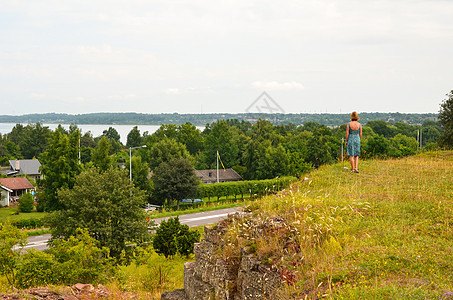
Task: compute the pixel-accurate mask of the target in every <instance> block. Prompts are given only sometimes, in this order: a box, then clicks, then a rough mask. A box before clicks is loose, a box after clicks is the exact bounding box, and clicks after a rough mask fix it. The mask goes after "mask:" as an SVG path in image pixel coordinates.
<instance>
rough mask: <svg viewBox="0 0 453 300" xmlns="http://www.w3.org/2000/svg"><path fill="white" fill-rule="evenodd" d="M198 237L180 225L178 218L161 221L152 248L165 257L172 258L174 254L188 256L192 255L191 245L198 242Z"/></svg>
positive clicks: (195, 233) (197, 234)
mask: <svg viewBox="0 0 453 300" xmlns="http://www.w3.org/2000/svg"><path fill="white" fill-rule="evenodd" d="M200 236H201V234H200V233H199V232H198V231H196V230H190V229H189V226H187V225H182V224H181V223H180V222H179V218H178V217H176V218H170V219H168V220H167V221H162V222H161V223H160V225H159V227H158V228H157V230H156V236H155V237H154V239H153V247H154V249H155V250H156V252H157V253H159V254H163V255H165V257H169V256H174V255H175V254H176V253H180V254H181V255H185V256H189V254H191V253H193V245H194V244H195V243H197V242H198V241H199V240H200Z"/></svg>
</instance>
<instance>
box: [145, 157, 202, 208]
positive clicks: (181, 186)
mask: <svg viewBox="0 0 453 300" xmlns="http://www.w3.org/2000/svg"><path fill="white" fill-rule="evenodd" d="M151 180H152V181H153V182H154V193H155V198H156V199H157V201H156V202H157V203H156V204H163V203H164V201H165V199H167V200H168V202H170V203H171V202H172V201H179V200H182V199H185V198H190V197H193V196H195V195H196V193H197V189H198V184H199V183H200V180H199V179H198V177H197V176H196V175H195V169H194V168H193V165H192V164H191V163H190V161H188V160H187V159H184V158H175V159H171V160H170V161H169V162H163V163H161V164H160V165H159V167H157V168H156V170H155V171H154V174H153V177H152V178H151Z"/></svg>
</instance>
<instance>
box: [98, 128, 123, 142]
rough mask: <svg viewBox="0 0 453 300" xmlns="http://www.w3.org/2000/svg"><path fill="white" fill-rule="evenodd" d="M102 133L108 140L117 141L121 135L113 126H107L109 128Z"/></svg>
mask: <svg viewBox="0 0 453 300" xmlns="http://www.w3.org/2000/svg"><path fill="white" fill-rule="evenodd" d="M102 135H103V136H105V137H106V138H108V139H109V140H113V141H115V142H118V143H119V142H120V138H121V136H120V134H119V133H118V131H117V130H116V129H115V128H113V127H109V129H107V130H104V131H103V132H102Z"/></svg>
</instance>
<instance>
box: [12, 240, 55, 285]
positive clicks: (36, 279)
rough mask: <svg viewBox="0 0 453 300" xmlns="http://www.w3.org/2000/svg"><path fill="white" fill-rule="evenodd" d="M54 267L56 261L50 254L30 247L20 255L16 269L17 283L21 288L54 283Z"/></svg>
mask: <svg viewBox="0 0 453 300" xmlns="http://www.w3.org/2000/svg"><path fill="white" fill-rule="evenodd" d="M55 267H56V263H55V261H54V259H53V256H52V255H50V254H48V253H46V252H42V251H36V250H35V249H30V250H29V251H28V252H27V253H25V254H24V255H22V257H21V263H20V265H19V267H18V269H17V283H18V285H19V287H21V288H28V287H31V286H45V285H48V284H52V283H56V281H58V280H57V278H55V277H54V276H53V275H54V272H55Z"/></svg>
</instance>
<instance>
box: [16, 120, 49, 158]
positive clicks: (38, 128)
mask: <svg viewBox="0 0 453 300" xmlns="http://www.w3.org/2000/svg"><path fill="white" fill-rule="evenodd" d="M27 127H28V130H25V132H24V133H25V135H24V137H23V140H22V142H21V143H20V148H21V151H22V155H23V156H24V158H28V159H31V158H33V157H38V156H39V155H40V154H41V153H43V152H44V151H45V150H46V148H47V145H48V144H49V139H50V136H51V134H52V131H51V130H50V129H49V127H47V126H42V124H41V123H36V124H34V125H27Z"/></svg>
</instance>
